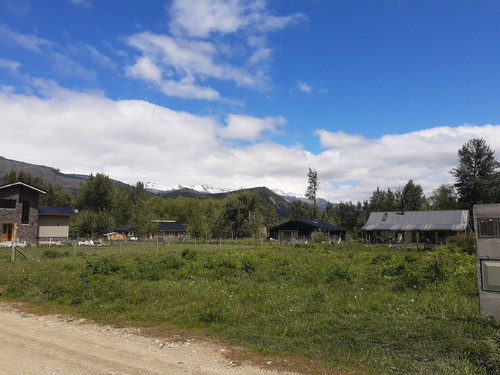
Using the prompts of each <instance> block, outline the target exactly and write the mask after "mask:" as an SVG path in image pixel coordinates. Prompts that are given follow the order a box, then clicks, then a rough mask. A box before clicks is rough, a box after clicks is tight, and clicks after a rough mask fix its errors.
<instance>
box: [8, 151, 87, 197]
mask: <svg viewBox="0 0 500 375" xmlns="http://www.w3.org/2000/svg"><path fill="white" fill-rule="evenodd" d="M11 171H15V172H17V173H19V172H24V173H29V174H31V175H32V176H36V177H39V178H41V179H43V180H44V181H46V182H49V183H51V184H54V185H55V184H60V185H61V186H62V187H63V188H64V189H66V190H69V191H71V192H72V193H76V192H77V191H78V190H79V189H80V186H81V183H82V182H85V180H86V179H87V176H85V175H79V174H64V173H61V172H60V171H59V170H58V169H55V168H51V167H46V166H43V165H36V164H29V163H24V162H21V161H16V160H10V159H6V158H4V157H2V156H0V181H1V180H3V176H4V175H6V174H7V173H9V172H11Z"/></svg>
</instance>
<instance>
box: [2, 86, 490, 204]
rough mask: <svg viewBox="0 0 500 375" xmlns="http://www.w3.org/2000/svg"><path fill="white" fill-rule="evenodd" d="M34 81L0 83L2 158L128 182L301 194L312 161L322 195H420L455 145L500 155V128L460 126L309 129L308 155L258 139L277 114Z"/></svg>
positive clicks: (444, 178)
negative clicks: (23, 90) (199, 108)
mask: <svg viewBox="0 0 500 375" xmlns="http://www.w3.org/2000/svg"><path fill="white" fill-rule="evenodd" d="M33 87H34V88H35V89H36V90H37V92H38V93H40V94H41V96H34V95H27V94H19V93H16V92H15V90H13V89H12V88H8V87H3V88H0V123H2V124H6V125H5V126H8V127H9V128H11V129H15V131H16V133H17V134H23V136H22V137H12V138H10V139H9V142H4V143H2V156H4V157H6V158H10V159H15V160H20V161H25V162H30V163H36V164H42V165H48V166H52V167H55V168H60V169H61V170H62V171H63V172H66V173H83V174H89V173H97V172H103V173H106V174H107V175H109V176H110V177H112V178H114V179H117V180H122V181H124V182H127V183H130V184H135V183H136V182H137V181H144V182H148V181H153V182H157V183H159V184H161V185H167V186H168V185H172V186H173V185H177V184H184V185H196V184H202V183H207V184H211V185H214V186H221V187H232V188H240V187H254V186H267V187H269V188H279V189H281V190H283V191H289V192H295V193H298V194H303V193H304V192H305V190H306V187H307V175H306V174H307V170H308V168H309V167H311V168H314V169H316V170H317V171H318V175H319V179H320V190H319V196H321V197H323V198H326V199H329V200H330V201H332V202H338V201H348V200H352V201H354V202H356V201H358V200H364V199H368V198H369V197H370V196H371V194H372V192H373V191H374V190H375V189H376V188H377V186H378V187H380V188H381V189H386V188H391V189H396V188H398V187H402V186H404V184H405V183H406V182H407V181H408V180H409V179H413V180H414V181H415V183H418V184H421V185H422V187H423V188H424V190H425V192H426V193H430V192H431V191H432V189H434V188H436V187H438V186H439V185H440V184H442V183H450V182H452V176H451V175H450V174H449V170H450V169H451V168H453V167H455V166H456V165H457V164H458V157H457V152H458V149H459V148H460V147H461V146H462V145H463V144H464V143H466V142H467V141H468V140H469V139H471V138H478V137H482V138H484V139H485V140H486V142H487V143H488V144H489V145H490V146H491V148H492V149H493V150H496V152H497V153H496V155H497V158H498V157H499V152H500V137H499V136H498V135H499V134H500V125H485V126H473V125H463V126H458V127H455V128H454V127H438V128H432V129H426V130H422V131H418V132H412V133H407V134H400V135H394V134H393V135H385V136H383V137H381V138H379V139H368V138H365V137H363V136H359V135H349V134H346V133H343V132H330V131H328V130H324V129H323V130H318V131H317V132H316V133H315V134H316V135H317V136H318V139H319V142H320V143H321V145H322V146H323V147H324V148H325V150H324V151H323V152H322V153H320V154H313V153H311V152H310V151H308V150H306V149H304V147H303V146H301V145H294V146H285V145H282V144H276V143H274V142H272V141H269V140H266V141H262V140H261V139H262V136H263V135H264V134H267V135H269V137H272V135H274V134H276V133H277V132H279V131H281V130H286V129H281V127H284V126H285V119H284V118H283V117H281V116H276V117H264V118H255V117H252V116H246V115H241V114H239V115H236V114H231V115H228V116H227V118H226V119H225V124H224V123H220V122H219V121H218V120H217V119H216V118H215V117H211V116H197V115H193V114H190V113H186V112H178V111H173V110H170V109H168V108H165V107H161V106H158V105H154V104H151V103H148V102H145V101H139V100H121V101H114V100H111V99H109V98H107V97H105V96H104V95H103V93H101V92H77V91H72V90H68V89H64V88H61V87H59V86H57V84H56V83H55V82H53V81H46V80H34V81H33ZM227 139H236V140H247V141H251V142H252V143H251V144H250V145H246V146H241V145H238V144H237V143H235V144H233V143H232V142H227V141H226V140H227ZM266 139H270V138H267V137H266Z"/></svg>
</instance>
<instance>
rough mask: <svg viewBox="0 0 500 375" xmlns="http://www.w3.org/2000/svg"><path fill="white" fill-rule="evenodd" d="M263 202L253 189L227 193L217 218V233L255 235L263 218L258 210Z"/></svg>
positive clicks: (243, 235) (242, 235)
mask: <svg viewBox="0 0 500 375" xmlns="http://www.w3.org/2000/svg"><path fill="white" fill-rule="evenodd" d="M261 204H263V202H262V200H261V198H260V196H259V195H258V194H257V193H256V192H253V191H249V190H242V191H239V192H237V193H233V194H229V195H228V196H227V197H226V198H225V199H224V204H223V207H222V210H221V215H220V217H219V220H218V232H219V234H221V235H222V234H226V235H230V236H231V237H233V236H235V237H251V236H252V235H257V233H258V232H259V228H261V226H262V224H263V222H264V219H263V217H262V215H261V212H260V210H259V206H260V205H261Z"/></svg>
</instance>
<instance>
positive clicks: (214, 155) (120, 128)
mask: <svg viewBox="0 0 500 375" xmlns="http://www.w3.org/2000/svg"><path fill="white" fill-rule="evenodd" d="M499 16H500V1H496V0H490V1H444V0H439V1H409V0H385V1H368V0H366V1H361V0H360V1H357V0H352V1H346V0H342V1H340V0H338V1H337V0H328V1H327V0H310V1H304V0H287V1H264V0H254V1H251V0H226V1H223V0H178V1H156V0H149V1H147V2H144V1H137V0H122V1H116V0H106V1H94V0H73V1H71V0H59V1H55V0H46V1H43V2H42V1H34V0H33V1H28V0H3V1H1V2H0V124H1V126H2V130H4V131H5V130H7V129H12V130H14V129H15V130H16V132H14V133H12V134H14V136H13V137H2V138H1V140H0V145H1V149H0V150H1V151H0V155H1V156H4V157H6V158H10V159H15V160H20V161H25V162H30V163H36V164H43V165H48V166H52V167H55V168H59V169H61V171H62V172H65V173H84V174H89V173H98V172H102V173H106V174H107V175H109V176H110V177H111V178H114V179H118V180H122V181H125V182H128V183H131V184H134V183H135V182H137V181H143V182H155V183H157V184H160V185H164V186H174V185H177V184H183V185H199V184H210V185H214V186H218V187H224V188H240V187H254V186H267V187H269V188H273V189H280V190H283V191H286V192H293V193H298V194H303V193H304V192H305V190H306V187H307V176H306V174H307V171H308V168H309V167H311V168H313V169H316V170H317V171H318V175H319V179H320V190H319V195H320V196H322V197H324V198H326V199H328V200H330V201H332V202H339V201H348V200H352V201H357V200H364V199H368V198H369V197H370V195H371V193H372V192H373V190H375V189H376V188H377V187H380V188H382V189H387V188H391V189H397V188H399V187H402V186H404V184H405V183H406V182H407V181H408V180H409V179H413V180H414V181H415V182H416V183H418V184H421V185H422V187H423V188H424V191H425V192H426V193H427V194H429V193H431V192H432V190H433V189H434V188H437V187H438V186H439V185H440V184H442V183H451V182H452V181H453V180H452V176H451V175H450V173H449V170H450V169H451V168H453V167H455V166H456V165H457V163H458V159H457V150H458V149H459V148H460V147H461V146H462V145H463V144H464V143H465V142H467V141H468V140H469V139H471V138H479V137H482V138H484V139H485V140H486V141H487V143H488V144H489V145H490V146H491V148H492V149H493V150H495V151H496V153H497V156H498V152H499V150H500V137H499V135H500V126H499V125H498V124H500V26H499V22H498V18H499ZM4 134H5V132H4Z"/></svg>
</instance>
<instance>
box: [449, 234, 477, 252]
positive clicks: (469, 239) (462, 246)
mask: <svg viewBox="0 0 500 375" xmlns="http://www.w3.org/2000/svg"><path fill="white" fill-rule="evenodd" d="M446 244H449V245H455V246H456V247H457V248H458V250H459V251H460V252H461V253H465V254H469V255H474V254H476V239H475V237H474V234H473V233H467V234H458V235H456V236H452V237H449V238H448V240H447V241H446Z"/></svg>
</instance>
